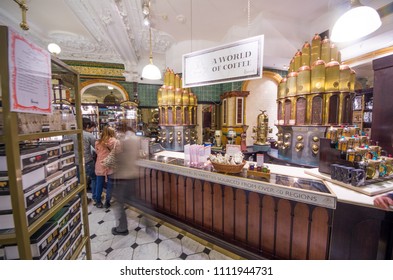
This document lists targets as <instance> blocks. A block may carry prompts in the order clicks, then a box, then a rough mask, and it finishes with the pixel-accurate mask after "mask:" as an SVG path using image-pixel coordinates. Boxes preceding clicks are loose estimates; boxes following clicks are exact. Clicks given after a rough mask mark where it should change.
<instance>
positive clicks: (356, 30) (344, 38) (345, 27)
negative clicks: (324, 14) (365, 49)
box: [331, 0, 382, 42]
mask: <svg viewBox="0 0 393 280" xmlns="http://www.w3.org/2000/svg"><path fill="white" fill-rule="evenodd" d="M350 1H351V9H350V10H349V11H347V12H346V13H345V14H343V15H342V16H341V17H340V18H339V19H338V20H337V21H336V23H335V24H334V26H333V30H332V36H331V40H332V41H333V42H348V41H353V40H356V39H359V38H361V37H364V36H366V35H368V34H370V33H372V32H374V31H375V30H377V29H378V28H379V27H380V26H381V24H382V23H381V18H380V16H379V14H378V12H377V11H376V10H375V9H373V8H371V7H368V6H363V5H362V4H361V3H360V1H359V0H350Z"/></svg>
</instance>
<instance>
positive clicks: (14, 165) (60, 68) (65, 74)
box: [0, 26, 91, 259]
mask: <svg viewBox="0 0 393 280" xmlns="http://www.w3.org/2000/svg"><path fill="white" fill-rule="evenodd" d="M11 32H12V31H11V30H10V29H9V28H8V27H5V26H0V38H1V42H3V43H2V44H1V45H0V58H1V61H2V63H1V64H0V77H1V104H2V107H1V110H2V122H3V134H2V135H0V144H1V146H2V147H3V149H4V150H5V154H6V156H5V158H6V160H5V162H6V165H5V166H6V168H7V173H8V174H7V176H8V182H7V183H8V189H9V198H10V202H11V203H10V207H12V208H11V210H10V212H11V214H9V217H8V218H9V219H10V220H11V221H12V224H13V225H12V226H11V227H9V228H8V229H6V230H2V231H1V232H0V250H2V251H3V252H5V251H6V250H5V248H7V247H8V248H9V247H12V246H13V247H14V248H16V249H15V256H17V257H16V258H20V259H32V258H33V252H32V246H31V240H32V238H34V237H35V236H36V235H37V233H39V232H41V231H42V230H43V227H45V226H47V225H48V222H49V221H50V220H51V219H53V218H54V216H56V215H58V214H59V212H60V211H62V209H64V207H65V206H66V205H68V204H69V205H72V207H74V208H73V211H74V212H73V213H74V214H75V213H78V215H79V216H78V217H79V220H78V232H77V233H78V236H73V238H71V237H72V236H70V238H69V242H67V243H68V244H67V245H68V247H67V249H68V248H72V253H70V252H69V251H68V250H67V252H64V254H62V255H61V256H62V257H66V258H70V259H76V258H78V256H80V254H81V252H82V250H85V252H86V258H88V259H91V248H90V240H89V223H88V217H87V194H86V185H85V170H84V164H83V142H82V131H83V130H82V118H81V109H80V108H81V103H80V95H79V74H78V73H77V72H76V71H74V70H72V69H71V68H69V67H68V66H67V65H66V64H65V63H63V62H62V61H60V60H58V59H56V58H53V57H52V58H51V60H50V63H51V66H50V67H51V72H52V80H59V79H61V80H62V81H63V82H64V84H66V85H67V87H68V88H69V90H70V92H72V93H73V94H74V95H75V97H76V104H75V105H76V106H75V119H76V122H77V127H76V129H74V130H64V127H62V126H61V125H62V124H60V130H51V129H50V127H49V128H48V129H44V130H43V131H46V132H35V133H23V129H21V125H20V119H21V118H22V117H23V118H25V119H26V120H28V119H29V118H28V117H27V116H26V114H28V113H21V112H18V113H17V112H14V111H12V110H11V106H10V99H11V98H12V93H13V90H14V89H13V88H12V89H11V82H10V81H11V79H10V77H11V76H12V75H11V73H10V71H9V65H10V60H11V59H10V56H9V48H10V45H11V44H9V38H10V37H9V35H10V34H11ZM25 42H26V43H27V44H29V42H28V41H27V40H25ZM34 47H35V48H38V47H36V46H35V45H34ZM24 70H25V71H26V70H27V71H29V70H30V69H24ZM17 75H20V73H18V72H17V74H16V75H15V76H17ZM18 78H19V79H23V77H20V76H19V77H18ZM25 84H28V83H25ZM49 86H50V85H49ZM47 100H48V101H50V99H49V98H48V99H47ZM49 106H51V104H49ZM30 116H31V117H33V116H39V115H37V114H30ZM41 116H42V115H41ZM45 117H48V120H51V117H53V115H52V116H49V115H48V116H45ZM27 122H28V121H27ZM71 134H75V135H77V139H78V142H77V143H78V146H79V147H78V151H79V158H77V159H76V160H78V161H79V163H80V164H79V166H80V170H79V171H80V174H81V176H80V178H81V180H80V182H79V183H78V180H77V179H76V177H75V178H74V176H75V175H76V173H71V175H70V174H69V173H67V174H68V177H67V178H70V177H71V178H74V179H75V180H74V182H75V184H74V185H73V186H72V188H70V189H68V190H67V191H65V192H64V193H61V192H59V193H61V195H59V196H56V199H53V200H52V203H51V202H50V197H48V204H46V205H44V206H43V209H44V208H45V209H44V210H45V211H42V212H40V213H39V218H37V219H34V221H31V220H29V219H28V218H27V215H28V212H29V211H30V210H28V209H29V208H28V207H27V206H26V205H25V191H24V187H26V186H25V185H24V184H25V183H26V178H25V177H24V176H25V168H24V166H23V164H24V162H23V161H22V160H21V156H22V153H21V149H20V146H21V145H22V144H26V143H27V142H32V141H35V142H36V141H37V140H38V139H43V138H48V137H53V136H64V135H71ZM59 151H60V150H59ZM69 153H70V154H73V151H69ZM35 160H37V158H35ZM60 161H61V158H60ZM55 164H56V163H55ZM65 165H67V164H65V163H64V165H63V167H64V166H65ZM73 167H74V166H73ZM61 168H62V167H59V169H61ZM43 170H44V171H45V172H44V175H43V176H44V183H43V184H44V185H45V184H48V185H47V187H48V189H49V183H48V182H49V180H47V179H49V177H47V175H48V174H47V171H46V169H44V168H43ZM64 170H65V169H61V171H60V170H59V173H62V174H63V172H65V171H64ZM73 170H76V168H74V169H73ZM40 175H42V174H40ZM60 177H61V175H60ZM64 178H65V179H64V181H63V182H65V180H66V175H64ZM59 184H60V183H59ZM57 186H58V185H57ZM53 188H54V187H53ZM48 189H47V190H48ZM2 190H3V189H2ZM47 193H48V191H47ZM53 197H55V196H53ZM74 201H79V203H74ZM54 202H55V203H54ZM70 207H71V206H70ZM75 211H76V212H75ZM0 214H4V213H0ZM37 215H38V214H37ZM2 217H3V218H4V216H2ZM80 221H81V222H80ZM70 222H71V221H70ZM82 225H83V226H82ZM70 228H71V227H70ZM82 228H83V229H82ZM59 232H60V231H59ZM68 234H70V232H69V233H68ZM54 238H55V237H54ZM53 248H55V249H56V248H57V247H55V246H53ZM55 249H52V252H51V256H52V257H51V258H56V256H57V252H56V250H55ZM58 249H59V250H60V249H61V248H60V246H59V248H58ZM64 250H65V248H64ZM66 253H67V254H66ZM5 257H7V256H5ZM48 258H49V257H48Z"/></svg>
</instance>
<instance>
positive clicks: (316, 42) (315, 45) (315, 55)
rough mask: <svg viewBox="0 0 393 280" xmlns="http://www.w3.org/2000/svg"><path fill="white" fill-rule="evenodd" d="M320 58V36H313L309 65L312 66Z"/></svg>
mask: <svg viewBox="0 0 393 280" xmlns="http://www.w3.org/2000/svg"><path fill="white" fill-rule="evenodd" d="M320 57H321V36H319V35H318V34H315V35H314V37H313V38H312V41H311V60H310V64H311V65H313V64H314V62H315V61H317V60H318V59H320Z"/></svg>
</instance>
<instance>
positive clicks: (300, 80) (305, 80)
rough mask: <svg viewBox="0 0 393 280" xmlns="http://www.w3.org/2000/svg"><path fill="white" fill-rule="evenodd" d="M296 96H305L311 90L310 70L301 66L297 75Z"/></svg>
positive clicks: (306, 66) (305, 66)
mask: <svg viewBox="0 0 393 280" xmlns="http://www.w3.org/2000/svg"><path fill="white" fill-rule="evenodd" d="M296 83H297V94H307V93H310V90H311V68H310V67H309V66H308V65H303V66H302V67H300V68H299V71H298V75H297V82H296Z"/></svg>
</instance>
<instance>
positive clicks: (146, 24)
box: [143, 16, 150, 26]
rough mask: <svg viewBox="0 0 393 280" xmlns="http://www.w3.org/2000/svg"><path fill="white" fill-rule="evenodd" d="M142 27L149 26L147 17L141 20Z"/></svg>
mask: <svg viewBox="0 0 393 280" xmlns="http://www.w3.org/2000/svg"><path fill="white" fill-rule="evenodd" d="M143 25H144V26H149V25H150V19H149V16H145V17H144V18H143Z"/></svg>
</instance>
